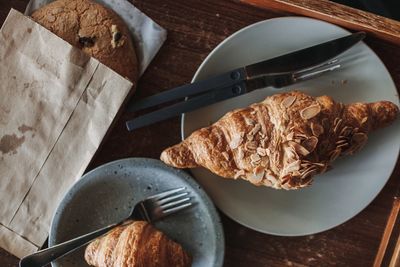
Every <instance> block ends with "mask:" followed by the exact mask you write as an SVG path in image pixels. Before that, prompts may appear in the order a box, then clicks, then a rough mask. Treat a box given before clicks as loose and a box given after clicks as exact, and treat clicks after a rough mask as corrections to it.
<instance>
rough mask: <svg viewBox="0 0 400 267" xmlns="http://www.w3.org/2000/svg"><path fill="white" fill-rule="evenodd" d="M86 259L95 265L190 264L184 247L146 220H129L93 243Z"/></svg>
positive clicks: (167, 266)
mask: <svg viewBox="0 0 400 267" xmlns="http://www.w3.org/2000/svg"><path fill="white" fill-rule="evenodd" d="M85 260H86V262H87V263H88V264H89V265H91V266H96V267H170V266H176V267H189V266H191V259H190V257H189V256H188V254H186V252H185V251H184V250H183V248H182V247H181V246H180V245H179V244H177V243H175V242H173V241H171V240H170V239H168V238H167V237H166V236H165V235H164V234H163V233H162V232H160V231H158V230H157V229H155V228H154V227H152V226H151V225H150V224H148V223H147V222H143V221H135V222H127V223H125V224H124V225H122V226H119V227H116V228H114V229H113V230H111V231H110V232H108V233H107V234H106V235H105V236H103V237H101V238H98V239H96V240H95V241H93V242H92V243H90V244H89V245H88V246H87V248H86V250H85Z"/></svg>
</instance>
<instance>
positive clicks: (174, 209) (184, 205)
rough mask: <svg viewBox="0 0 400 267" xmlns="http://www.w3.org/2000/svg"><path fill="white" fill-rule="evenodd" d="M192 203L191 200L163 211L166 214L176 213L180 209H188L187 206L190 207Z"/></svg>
mask: <svg viewBox="0 0 400 267" xmlns="http://www.w3.org/2000/svg"><path fill="white" fill-rule="evenodd" d="M192 205H193V203H191V202H189V203H186V204H183V205H181V206H178V207H175V208H170V209H166V210H163V213H164V214H165V215H170V214H172V213H175V212H178V211H180V210H183V209H186V208H188V207H190V206H192Z"/></svg>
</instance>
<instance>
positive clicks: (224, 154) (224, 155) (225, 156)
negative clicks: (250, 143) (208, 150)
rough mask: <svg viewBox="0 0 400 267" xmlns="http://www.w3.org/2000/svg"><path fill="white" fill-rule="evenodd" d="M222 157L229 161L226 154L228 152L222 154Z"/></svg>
mask: <svg viewBox="0 0 400 267" xmlns="http://www.w3.org/2000/svg"><path fill="white" fill-rule="evenodd" d="M222 156H223V157H224V158H225V159H226V160H229V154H228V152H226V151H224V152H222Z"/></svg>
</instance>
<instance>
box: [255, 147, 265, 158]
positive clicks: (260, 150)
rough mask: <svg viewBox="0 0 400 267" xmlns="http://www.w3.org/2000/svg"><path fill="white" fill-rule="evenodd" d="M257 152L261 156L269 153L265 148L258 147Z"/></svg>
mask: <svg viewBox="0 0 400 267" xmlns="http://www.w3.org/2000/svg"><path fill="white" fill-rule="evenodd" d="M257 154H258V155H260V156H261V157H265V156H266V155H267V152H266V151H265V148H262V147H257Z"/></svg>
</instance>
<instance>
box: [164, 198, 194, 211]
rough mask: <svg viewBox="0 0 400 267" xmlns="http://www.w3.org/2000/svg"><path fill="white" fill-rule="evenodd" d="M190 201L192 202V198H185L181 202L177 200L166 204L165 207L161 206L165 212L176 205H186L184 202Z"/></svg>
mask: <svg viewBox="0 0 400 267" xmlns="http://www.w3.org/2000/svg"><path fill="white" fill-rule="evenodd" d="M189 200H190V197H186V198H183V199H179V200H177V201H173V202H168V203H166V204H164V205H161V208H162V209H163V210H165V209H168V208H171V207H174V206H176V205H179V204H182V203H184V202H188V201H189Z"/></svg>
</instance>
